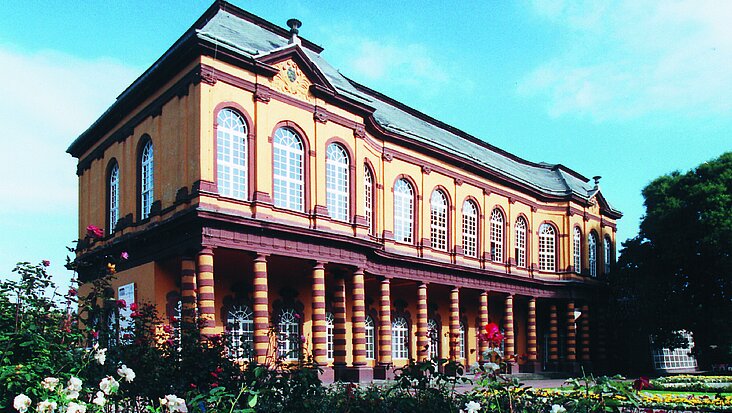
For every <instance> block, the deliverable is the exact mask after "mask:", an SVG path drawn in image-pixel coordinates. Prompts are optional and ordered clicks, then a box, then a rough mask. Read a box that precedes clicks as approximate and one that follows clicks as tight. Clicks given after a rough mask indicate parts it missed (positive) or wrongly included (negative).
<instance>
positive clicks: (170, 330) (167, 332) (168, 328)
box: [163, 324, 173, 334]
mask: <svg viewBox="0 0 732 413" xmlns="http://www.w3.org/2000/svg"><path fill="white" fill-rule="evenodd" d="M163 331H164V332H165V333H166V334H170V333H172V332H173V327H171V326H170V324H166V325H164V326H163Z"/></svg>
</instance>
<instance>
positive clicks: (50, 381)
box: [41, 377, 59, 391]
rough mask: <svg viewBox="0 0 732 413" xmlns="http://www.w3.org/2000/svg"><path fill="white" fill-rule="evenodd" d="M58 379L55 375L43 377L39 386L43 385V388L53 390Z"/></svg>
mask: <svg viewBox="0 0 732 413" xmlns="http://www.w3.org/2000/svg"><path fill="white" fill-rule="evenodd" d="M58 381H59V380H58V379H57V378H55V377H46V378H45V379H43V382H41V386H43V388H44V389H46V390H51V391H53V390H54V389H55V388H56V386H58Z"/></svg>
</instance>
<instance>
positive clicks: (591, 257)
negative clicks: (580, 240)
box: [587, 231, 597, 277]
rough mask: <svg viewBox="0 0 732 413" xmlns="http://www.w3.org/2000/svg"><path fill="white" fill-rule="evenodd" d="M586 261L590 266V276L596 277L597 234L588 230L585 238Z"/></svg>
mask: <svg viewBox="0 0 732 413" xmlns="http://www.w3.org/2000/svg"><path fill="white" fill-rule="evenodd" d="M587 261H588V262H589V266H590V277H597V234H595V232H594V231H592V232H590V236H589V237H588V238H587Z"/></svg>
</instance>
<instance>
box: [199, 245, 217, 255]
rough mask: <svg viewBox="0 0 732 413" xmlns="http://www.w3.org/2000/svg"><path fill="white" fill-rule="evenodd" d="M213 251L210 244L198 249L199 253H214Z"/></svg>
mask: <svg viewBox="0 0 732 413" xmlns="http://www.w3.org/2000/svg"><path fill="white" fill-rule="evenodd" d="M213 253H214V252H213V248H211V247H208V246H204V247H203V248H201V250H200V251H198V255H213Z"/></svg>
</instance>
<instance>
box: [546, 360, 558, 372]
mask: <svg viewBox="0 0 732 413" xmlns="http://www.w3.org/2000/svg"><path fill="white" fill-rule="evenodd" d="M560 370H561V366H560V364H559V361H557V360H553V361H547V362H546V371H560Z"/></svg>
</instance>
